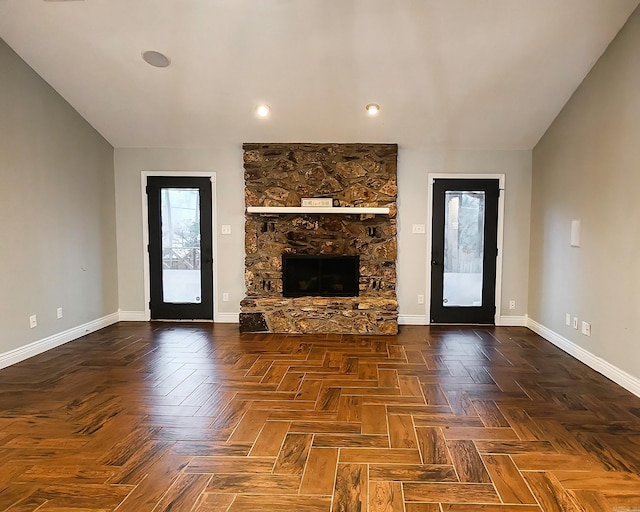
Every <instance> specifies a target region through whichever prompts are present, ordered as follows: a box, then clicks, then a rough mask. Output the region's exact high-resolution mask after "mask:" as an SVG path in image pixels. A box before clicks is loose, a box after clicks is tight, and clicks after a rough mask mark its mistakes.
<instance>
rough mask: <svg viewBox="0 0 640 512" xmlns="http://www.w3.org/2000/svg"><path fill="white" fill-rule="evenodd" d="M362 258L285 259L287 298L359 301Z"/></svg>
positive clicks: (300, 256) (292, 256)
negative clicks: (310, 297) (308, 297)
mask: <svg viewBox="0 0 640 512" xmlns="http://www.w3.org/2000/svg"><path fill="white" fill-rule="evenodd" d="M359 269H360V257H359V256H333V255H313V256H312V255H307V254H283V255H282V295H283V296H284V297H306V296H315V297H357V296H358V291H359V287H358V281H359V274H360V272H359Z"/></svg>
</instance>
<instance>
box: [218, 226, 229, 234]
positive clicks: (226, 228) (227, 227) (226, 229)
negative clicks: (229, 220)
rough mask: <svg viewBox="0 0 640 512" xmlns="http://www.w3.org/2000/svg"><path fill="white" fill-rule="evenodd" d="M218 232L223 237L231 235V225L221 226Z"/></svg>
mask: <svg viewBox="0 0 640 512" xmlns="http://www.w3.org/2000/svg"><path fill="white" fill-rule="evenodd" d="M220 232H221V233H222V234H223V235H230V234H231V225H230V224H223V225H222V226H221V228H220Z"/></svg>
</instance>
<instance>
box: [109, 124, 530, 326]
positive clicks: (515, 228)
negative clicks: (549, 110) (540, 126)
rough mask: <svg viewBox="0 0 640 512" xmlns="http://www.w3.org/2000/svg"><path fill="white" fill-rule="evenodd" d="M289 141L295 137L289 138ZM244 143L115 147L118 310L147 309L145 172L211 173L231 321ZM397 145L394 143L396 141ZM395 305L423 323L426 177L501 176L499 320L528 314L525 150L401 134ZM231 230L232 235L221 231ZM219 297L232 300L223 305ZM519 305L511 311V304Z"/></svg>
mask: <svg viewBox="0 0 640 512" xmlns="http://www.w3.org/2000/svg"><path fill="white" fill-rule="evenodd" d="M292 138H293V136H292ZM242 142H243V141H238V143H237V144H230V145H218V146H213V145H212V146H211V147H210V148H206V149H126V148H125V149H116V150H115V173H116V203H117V224H118V281H119V286H120V309H121V310H123V311H130V312H142V311H144V305H145V297H144V282H143V262H144V254H143V242H142V229H143V226H142V195H141V172H142V171H210V172H215V173H216V180H217V200H216V232H217V242H218V246H217V278H216V279H217V296H216V297H215V302H216V306H215V307H216V308H217V312H218V313H222V314H225V313H226V314H229V316H227V317H226V318H225V319H226V320H232V318H233V315H234V314H237V313H238V312H239V309H240V308H239V302H240V300H241V299H242V298H243V297H244V292H245V290H244V277H243V275H244V178H243V167H242ZM394 142H395V141H394ZM398 142H399V143H400V151H399V156H398V208H399V215H398V223H399V233H398V278H399V281H398V299H399V302H400V314H401V315H412V316H416V317H420V316H422V317H423V318H426V317H427V312H426V308H425V306H424V305H419V304H418V303H417V295H418V294H425V295H428V287H427V283H426V279H427V277H426V270H427V264H428V262H429V261H430V258H428V257H427V254H426V246H427V245H426V244H427V239H426V236H428V235H413V234H412V233H411V225H412V224H426V225H427V229H429V221H428V219H427V193H428V183H427V174H428V173H447V172H457V173H489V174H491V173H504V174H506V194H505V247H504V272H503V286H502V296H503V300H502V309H503V311H502V314H503V315H515V316H523V315H525V314H526V312H527V270H528V266H529V256H528V254H529V208H530V195H531V152H530V151H437V150H432V149H426V148H410V147H404V146H403V145H402V134H398ZM222 224H230V225H231V226H232V234H231V235H221V234H220V226H221V225H222ZM224 292H227V293H229V298H230V300H229V302H222V301H221V297H222V294H223V293H224ZM509 299H513V300H516V301H517V305H518V306H517V309H516V310H512V311H509V310H508V309H507V307H508V301H509Z"/></svg>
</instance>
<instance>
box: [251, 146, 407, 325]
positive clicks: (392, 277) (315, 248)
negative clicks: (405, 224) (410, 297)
mask: <svg viewBox="0 0 640 512" xmlns="http://www.w3.org/2000/svg"><path fill="white" fill-rule="evenodd" d="M243 149H244V168H245V172H244V178H245V202H246V206H300V204H301V198H303V197H330V198H332V199H333V202H334V206H349V207H356V206H360V207H364V206H371V207H384V206H388V207H389V208H390V214H389V215H359V214H357V215H351V214H249V213H247V214H246V219H245V252H246V255H245V282H246V290H247V296H246V297H245V298H244V299H243V300H242V302H241V303H240V305H241V313H240V330H241V331H242V332H256V331H262V332H279V333H360V334H395V333H397V331H398V302H397V297H396V247H397V246H396V212H397V209H396V197H397V183H396V176H397V172H396V166H397V164H396V162H397V154H398V147H397V145H396V144H244V145H243ZM283 253H292V254H333V255H356V254H357V255H359V256H360V285H359V286H360V295H359V296H358V297H299V298H284V297H283V296H282V254H283Z"/></svg>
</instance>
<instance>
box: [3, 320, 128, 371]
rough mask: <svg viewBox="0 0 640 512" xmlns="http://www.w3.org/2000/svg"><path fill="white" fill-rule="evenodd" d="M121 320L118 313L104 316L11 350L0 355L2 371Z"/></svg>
mask: <svg viewBox="0 0 640 512" xmlns="http://www.w3.org/2000/svg"><path fill="white" fill-rule="evenodd" d="M119 320H120V315H119V314H118V313H112V314H110V315H107V316H103V317H102V318H98V319H97V320H92V321H91V322H87V323H86V324H82V325H79V326H77V327H72V328H71V329H67V330H66V331H62V332H59V333H58V334H53V335H51V336H47V337H46V338H42V339H41V340H37V341H34V342H33V343H29V344H28V345H24V346H23V347H18V348H16V349H13V350H10V351H9V352H4V353H3V354H0V369H2V368H6V367H7V366H11V365H12V364H16V363H19V362H20V361H24V360H25V359H29V358H30V357H33V356H37V355H38V354H42V353H43V352H46V351H47V350H51V349H52V348H55V347H59V346H60V345H64V344H65V343H69V342H70V341H73V340H76V339H78V338H81V337H82V336H85V335H87V334H90V333H92V332H95V331H98V330H100V329H103V328H104V327H107V326H109V325H111V324H115V323H116V322H118V321H119Z"/></svg>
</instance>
